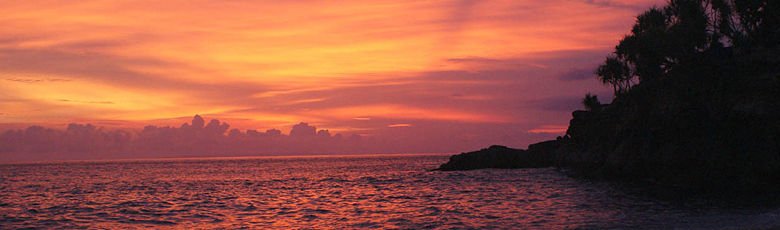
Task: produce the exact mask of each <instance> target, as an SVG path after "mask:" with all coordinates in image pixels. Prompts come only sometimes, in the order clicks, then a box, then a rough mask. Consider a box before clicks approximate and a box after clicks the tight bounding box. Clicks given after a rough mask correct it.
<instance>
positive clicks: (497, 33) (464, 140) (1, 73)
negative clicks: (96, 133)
mask: <svg viewBox="0 0 780 230" xmlns="http://www.w3.org/2000/svg"><path fill="white" fill-rule="evenodd" d="M663 2H664V1H662V0H639V1H619V0H614V1H608V0H602V1H599V0H582V1H575V0H552V1H538V0H509V1H489V0H486V1H418V0H408V1H407V0H391V1H308V0H304V1H265V2H260V1H243V0H234V1H223V0H220V1H217V0H214V1H206V0H202V1H175V0H166V1H67V2H64V1H3V2H2V3H0V25H2V26H0V82H2V83H1V84H0V123H1V124H0V129H9V128H23V127H25V126H28V125H32V124H36V125H44V126H49V127H55V128H56V127H59V128H64V126H65V125H66V124H68V123H72V122H77V123H92V124H95V125H97V126H102V127H106V128H123V129H140V128H141V127H142V126H143V125H147V124H154V125H173V126H178V125H180V124H181V123H183V122H186V121H189V120H190V119H191V117H192V116H193V115H195V114H200V115H203V116H204V117H208V118H218V119H220V120H223V121H227V122H228V123H230V124H231V126H232V127H234V128H240V129H259V130H265V129H269V128H277V129H281V130H283V131H285V132H286V131H289V130H290V127H291V126H292V125H294V124H296V123H298V122H308V123H310V124H313V125H315V126H317V127H318V128H322V129H329V130H330V132H331V133H344V134H360V135H363V136H367V137H377V138H388V139H395V140H402V141H404V140H405V141H407V142H418V143H417V145H419V146H425V145H442V144H450V143H455V144H453V145H452V147H453V148H473V147H484V146H486V145H489V144H504V145H510V146H515V147H525V145H527V144H529V143H532V142H535V141H539V140H543V139H547V138H550V137H555V136H557V135H561V134H562V133H563V132H564V130H565V128H566V126H567V125H568V121H569V119H570V117H571V111H572V110H574V109H578V108H580V107H581V105H580V104H579V103H580V99H581V98H582V97H583V95H584V94H585V93H587V92H593V93H597V94H599V95H600V98H602V101H609V98H610V89H609V88H607V87H604V86H602V85H601V84H600V83H599V82H598V81H597V80H596V78H595V76H593V74H592V72H593V69H594V68H595V67H596V66H597V65H598V64H599V63H600V62H601V61H602V60H603V58H604V57H605V56H606V55H607V54H608V53H609V52H610V51H611V50H612V49H613V48H614V45H616V44H617V41H618V40H619V39H620V38H621V37H622V36H623V35H624V34H626V33H628V32H629V30H630V27H631V25H632V24H633V22H634V20H635V16H636V14H638V13H639V12H641V11H643V10H645V9H647V8H649V7H651V6H653V5H662V4H663ZM423 150H428V149H426V148H422V147H421V151H423ZM447 150H449V149H447ZM462 150H470V149H462Z"/></svg>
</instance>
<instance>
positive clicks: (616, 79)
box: [596, 56, 632, 95]
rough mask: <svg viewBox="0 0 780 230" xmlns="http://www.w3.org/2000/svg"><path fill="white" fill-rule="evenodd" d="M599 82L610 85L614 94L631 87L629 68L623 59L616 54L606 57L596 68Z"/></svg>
mask: <svg viewBox="0 0 780 230" xmlns="http://www.w3.org/2000/svg"><path fill="white" fill-rule="evenodd" d="M596 75H598V77H599V80H601V83H604V84H608V85H612V89H613V90H614V93H615V95H618V94H620V93H622V92H625V91H626V90H628V89H629V88H630V87H631V79H632V75H631V70H630V69H629V68H628V65H627V64H626V62H625V61H623V60H620V59H619V58H618V57H616V56H612V57H607V60H606V61H605V62H604V64H603V65H601V66H599V68H598V69H596Z"/></svg>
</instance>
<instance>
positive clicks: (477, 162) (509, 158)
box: [436, 141, 558, 171]
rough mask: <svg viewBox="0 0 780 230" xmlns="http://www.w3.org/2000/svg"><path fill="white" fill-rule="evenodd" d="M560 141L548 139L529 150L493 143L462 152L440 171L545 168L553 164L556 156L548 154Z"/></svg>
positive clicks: (440, 168) (443, 165)
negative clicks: (475, 149)
mask: <svg viewBox="0 0 780 230" xmlns="http://www.w3.org/2000/svg"><path fill="white" fill-rule="evenodd" d="M557 145H558V141H546V142H542V143H538V144H535V145H532V146H530V147H529V149H528V150H522V149H513V148H509V147H506V146H500V145H493V146H490V147H489V148H486V149H481V150H479V151H474V152H467V153H461V154H458V155H454V156H452V157H450V160H449V161H448V162H447V163H445V164H442V165H441V166H439V168H438V169H436V170H440V171H455V170H473V169H484V168H504V169H508V168H545V167H551V166H553V162H554V159H555V156H553V155H551V154H547V153H548V152H549V151H552V150H554V149H557Z"/></svg>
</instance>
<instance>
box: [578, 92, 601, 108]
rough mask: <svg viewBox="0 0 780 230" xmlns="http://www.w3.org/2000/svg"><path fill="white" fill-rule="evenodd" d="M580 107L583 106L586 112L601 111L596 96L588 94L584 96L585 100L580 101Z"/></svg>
mask: <svg viewBox="0 0 780 230" xmlns="http://www.w3.org/2000/svg"><path fill="white" fill-rule="evenodd" d="M582 105H584V106H585V109H586V110H588V111H599V110H601V102H600V101H599V98H598V96H596V95H593V94H590V93H588V94H585V98H583V99H582Z"/></svg>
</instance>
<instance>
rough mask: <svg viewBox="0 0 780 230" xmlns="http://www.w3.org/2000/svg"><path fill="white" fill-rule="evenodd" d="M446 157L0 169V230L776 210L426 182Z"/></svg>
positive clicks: (753, 222)
mask: <svg viewBox="0 0 780 230" xmlns="http://www.w3.org/2000/svg"><path fill="white" fill-rule="evenodd" d="M446 160H447V157H446V156H362V157H361V156H352V157H309V158H252V159H202V160H193V159H189V160H168V161H137V162H127V161H126V162H81V163H56V164H32V165H0V227H2V228H5V227H11V228H16V227H44V228H49V227H56V228H71V227H80V226H91V227H97V228H145V227H153V228H160V227H176V228H187V227H192V226H197V227H202V228H219V227H225V228H240V227H249V228H259V227H264V228H266V227H278V228H289V227H306V228H372V227H377V228H414V229H418V228H452V227H455V228H578V227H579V228H611V227H618V228H636V227H645V228H728V227H737V228H753V227H766V226H780V210H775V209H763V210H756V209H734V208H732V209H721V208H707V207H706V206H698V207H691V206H687V205H680V204H668V203H665V202H662V201H657V200H653V199H650V198H644V197H640V196H635V195H630V194H627V193H625V192H623V191H621V190H620V189H616V188H613V187H611V186H609V184H605V183H591V182H585V181H580V180H574V179H571V178H568V177H566V176H564V175H562V174H561V173H559V172H557V171H556V170H554V169H528V170H476V171H467V172H427V171H425V169H430V168H435V167H436V166H438V165H439V164H441V163H443V162H445V161H446Z"/></svg>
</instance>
